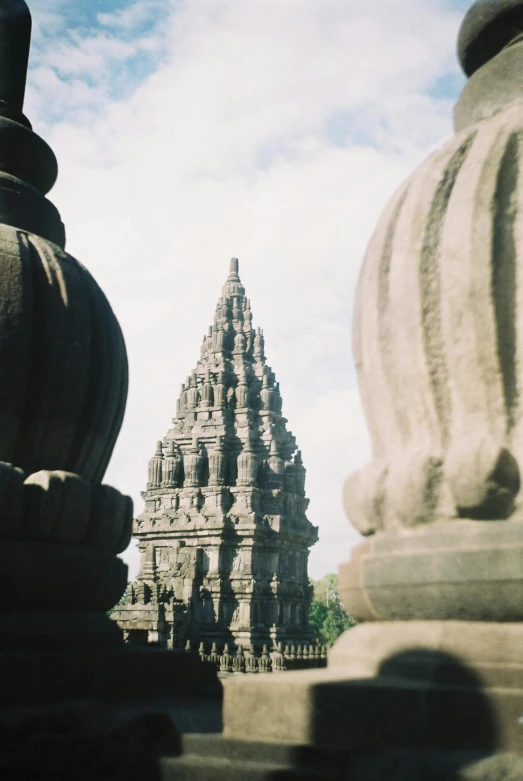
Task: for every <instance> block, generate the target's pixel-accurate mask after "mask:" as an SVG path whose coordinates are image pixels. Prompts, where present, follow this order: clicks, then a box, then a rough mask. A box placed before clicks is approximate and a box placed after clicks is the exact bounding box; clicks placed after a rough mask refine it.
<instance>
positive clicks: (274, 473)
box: [267, 439, 285, 489]
mask: <svg viewBox="0 0 523 781" xmlns="http://www.w3.org/2000/svg"><path fill="white" fill-rule="evenodd" d="M267 466H268V474H267V487H269V488H272V489H278V488H281V487H282V486H283V480H284V477H285V463H284V461H283V459H282V458H280V454H279V449H278V443H277V442H276V440H275V439H273V440H272V441H271V450H270V457H269V460H268V462H267Z"/></svg>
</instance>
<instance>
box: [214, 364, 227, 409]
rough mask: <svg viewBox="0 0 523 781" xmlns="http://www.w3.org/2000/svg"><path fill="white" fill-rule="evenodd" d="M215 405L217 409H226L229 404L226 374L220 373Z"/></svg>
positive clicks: (215, 392) (215, 387) (216, 387)
mask: <svg viewBox="0 0 523 781" xmlns="http://www.w3.org/2000/svg"><path fill="white" fill-rule="evenodd" d="M214 403H215V405H216V406H217V407H225V405H226V404H227V385H226V382H225V372H219V373H218V381H217V383H216V385H215V386H214Z"/></svg>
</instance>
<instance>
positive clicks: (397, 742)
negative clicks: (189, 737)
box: [224, 621, 523, 755]
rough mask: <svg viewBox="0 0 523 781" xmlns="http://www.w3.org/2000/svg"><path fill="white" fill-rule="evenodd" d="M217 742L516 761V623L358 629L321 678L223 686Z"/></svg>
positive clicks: (519, 727)
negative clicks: (512, 757)
mask: <svg viewBox="0 0 523 781" xmlns="http://www.w3.org/2000/svg"><path fill="white" fill-rule="evenodd" d="M254 712H255V713H256V718H252V713H254ZM224 735H225V736H226V737H227V736H228V737H232V736H234V737H236V738H241V739H242V740H255V741H256V740H264V741H273V742H281V740H282V735H284V736H285V741H287V742H289V743H293V744H297V745H312V746H317V747H324V748H334V749H336V748H337V749H339V748H343V749H346V750H351V751H353V752H356V753H363V754H365V753H367V752H373V753H376V752H384V751H389V750H420V749H422V750H424V751H429V750H432V751H467V752H487V753H492V752H498V751H504V752H513V753H516V754H520V755H523V624H493V623H479V622H439V621H423V622H391V623H376V624H367V625H361V626H358V627H356V628H354V629H351V630H349V631H348V632H347V633H345V635H343V637H342V638H340V640H339V641H338V643H337V644H336V645H335V646H334V648H333V649H332V651H331V653H330V657H329V667H328V668H327V670H323V671H320V670H315V671H303V672H296V673H282V674H281V675H279V676H277V679H274V680H273V679H270V680H267V679H259V678H258V679H256V678H254V679H249V680H241V679H240V680H238V679H233V680H231V681H227V682H226V684H225V686H224Z"/></svg>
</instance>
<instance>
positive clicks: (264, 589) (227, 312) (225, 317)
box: [113, 259, 317, 664]
mask: <svg viewBox="0 0 523 781" xmlns="http://www.w3.org/2000/svg"><path fill="white" fill-rule="evenodd" d="M173 422H174V427H173V428H171V429H170V430H169V431H168V432H167V435H166V437H165V438H164V440H162V441H160V442H158V443H157V446H156V451H155V454H154V456H153V458H152V459H151V461H150V462H149V468H148V482H147V490H146V491H145V492H144V494H143V496H144V499H145V511H144V512H143V513H142V514H141V515H140V516H139V517H138V518H137V519H136V522H135V526H134V536H135V537H136V538H137V539H138V544H139V548H140V550H141V553H142V561H141V567H140V573H139V575H138V581H137V582H136V583H133V584H131V585H130V586H129V589H128V591H127V594H126V597H125V600H124V604H122V605H119V606H118V609H117V610H116V611H115V613H114V614H113V617H114V619H115V620H117V621H118V623H119V624H120V626H121V627H122V629H123V630H124V631H125V632H126V636H127V637H128V638H129V639H131V640H134V641H136V642H143V641H144V640H145V641H147V639H148V640H149V641H153V642H160V643H164V644H166V645H168V646H170V647H172V646H174V647H182V648H183V647H184V646H185V644H186V641H187V638H189V639H190V640H191V641H192V642H193V643H194V644H198V645H199V644H200V643H201V642H203V643H204V652H205V647H206V649H207V651H210V650H211V645H212V644H213V643H217V644H218V645H219V650H220V653H221V652H222V650H223V646H224V644H225V643H227V642H231V644H232V643H236V644H237V645H239V646H245V647H246V648H249V647H250V646H251V645H255V646H256V647H257V650H258V651H259V652H261V650H262V647H263V646H264V645H268V646H271V645H273V644H274V645H276V644H277V643H278V642H282V643H283V645H285V644H287V643H300V644H303V643H309V642H310V630H309V627H308V605H309V584H308V578H307V560H308V554H309V547H310V546H311V545H312V544H313V543H314V542H315V541H316V539H317V530H316V529H315V528H314V527H313V526H312V525H311V524H310V523H309V521H308V520H307V517H306V510H307V507H308V503H309V502H308V499H307V498H306V497H305V469H304V467H303V462H302V459H301V453H300V452H299V451H298V453H296V455H294V457H293V454H294V453H295V451H296V442H295V439H294V437H293V435H292V434H291V433H290V432H289V431H288V430H287V421H286V419H285V418H284V417H283V416H282V409H281V395H280V391H279V387H278V383H276V382H275V377H274V374H273V372H272V370H271V368H270V367H269V366H268V365H267V362H266V359H265V350H264V339H263V333H262V331H261V330H260V329H258V330H257V331H254V329H253V328H252V312H251V305H250V301H249V299H247V298H246V297H245V289H244V287H243V285H242V283H241V281H240V277H239V275H238V261H237V260H236V259H233V260H232V261H231V269H230V274H229V277H228V279H227V281H226V283H225V286H224V288H223V292H222V297H221V298H220V300H219V302H218V306H217V309H216V314H215V318H214V324H213V326H212V327H211V328H210V329H209V332H208V334H207V335H206V336H205V337H204V340H203V344H202V354H201V359H200V361H199V363H198V365H197V367H196V369H195V371H194V372H193V373H192V374H191V375H190V376H189V378H188V380H187V383H186V384H184V386H183V387H182V392H181V395H180V398H179V400H178V404H177V416H176V418H175V419H174V421H173ZM231 648H232V645H231ZM267 658H268V659H269V664H270V658H269V657H268V656H267Z"/></svg>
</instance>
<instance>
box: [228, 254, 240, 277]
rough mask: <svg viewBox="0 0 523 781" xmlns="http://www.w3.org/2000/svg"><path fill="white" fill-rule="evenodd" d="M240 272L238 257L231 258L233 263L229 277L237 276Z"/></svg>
mask: <svg viewBox="0 0 523 781" xmlns="http://www.w3.org/2000/svg"><path fill="white" fill-rule="evenodd" d="M239 272H240V263H239V261H238V258H231V265H230V267H229V279H231V278H233V277H234V278H237V277H238V275H239Z"/></svg>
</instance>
